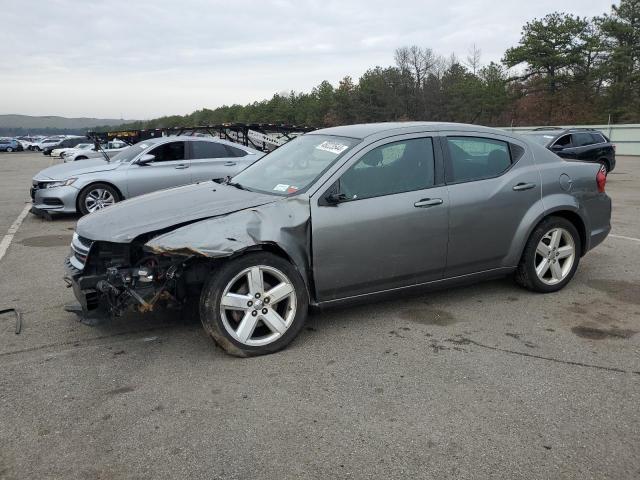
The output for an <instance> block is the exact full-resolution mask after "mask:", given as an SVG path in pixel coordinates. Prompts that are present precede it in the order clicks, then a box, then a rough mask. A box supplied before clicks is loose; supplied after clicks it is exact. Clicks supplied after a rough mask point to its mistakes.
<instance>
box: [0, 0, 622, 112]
mask: <svg viewBox="0 0 640 480" xmlns="http://www.w3.org/2000/svg"><path fill="white" fill-rule="evenodd" d="M0 7H1V8H0V11H1V13H0V15H1V17H2V27H1V28H0V58H1V59H2V63H1V65H2V66H1V67H0V114H2V113H19V114H25V115H60V116H66V117H80V116H83V117H100V118H125V119H149V118H154V117H158V116H161V115H173V114H180V115H182V114H186V113H190V112H192V111H194V110H197V109H201V108H205V107H206V108H215V107H217V106H220V105H223V104H232V103H240V104H246V103H250V102H253V101H258V100H262V99H265V98H271V96H272V95H273V94H274V93H279V92H284V91H290V90H295V91H309V90H311V89H312V88H313V87H314V86H316V85H318V84H319V83H320V82H321V81H322V80H328V81H330V82H331V83H333V84H334V85H336V84H337V82H338V80H340V79H341V78H343V77H344V76H345V75H350V76H351V77H352V78H354V79H356V80H357V78H359V77H360V75H362V73H364V72H365V71H366V70H367V69H368V68H371V67H373V66H376V65H380V66H388V65H391V64H393V52H394V50H395V49H396V48H397V47H400V46H405V45H406V46H410V45H418V46H420V47H429V48H431V49H433V50H434V51H435V52H437V53H439V54H441V55H447V56H448V55H450V54H451V53H455V54H457V55H458V56H459V57H460V58H464V57H465V56H466V55H467V54H468V51H469V49H470V48H472V45H473V44H474V43H475V45H476V46H477V47H478V48H479V49H480V50H481V52H482V58H481V60H482V63H488V62H489V61H491V60H494V61H499V60H500V58H501V57H502V55H503V53H504V51H505V49H507V48H509V47H511V46H515V45H517V43H518V40H519V39H520V34H521V29H522V26H523V25H524V24H525V23H526V22H527V21H529V20H532V19H534V18H540V17H543V16H544V15H546V14H547V13H551V12H553V11H563V12H567V13H573V14H575V15H580V16H583V17H584V16H587V17H591V16H594V15H601V14H602V13H605V12H609V11H610V7H611V0H536V1H533V2H532V1H530V0H527V1H523V0H512V1H502V0H493V1H487V0H448V1H442V0H438V1H436V0H396V1H392V2H390V1H388V0H342V1H334V0H315V1H307V0H291V1H290V0H263V1H248V0H234V1H228V0H227V1H224V2H223V1H217V0H209V1H204V0H172V1H165V0H152V1H148V0H128V1H123V0H102V1H93V0H75V1H72V0H0Z"/></svg>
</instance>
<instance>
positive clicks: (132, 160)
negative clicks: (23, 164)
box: [31, 136, 264, 215]
mask: <svg viewBox="0 0 640 480" xmlns="http://www.w3.org/2000/svg"><path fill="white" fill-rule="evenodd" d="M94 153H97V152H94ZM263 155H264V154H263V153H262V152H259V151H257V150H254V149H252V148H249V147H245V146H242V145H238V144H235V143H231V142H227V141H224V140H220V139H216V138H203V137H188V136H184V137H162V138H156V139H151V140H145V141H142V142H139V143H137V144H135V145H132V146H129V147H127V148H125V149H123V150H121V151H120V152H119V153H118V154H117V155H115V156H114V157H113V158H111V159H109V158H108V156H107V157H101V158H94V159H89V160H83V161H82V162H71V163H65V164H62V165H54V166H53V167H49V168H45V169H44V170H42V171H41V172H39V173H38V174H37V175H36V176H35V177H33V181H32V186H31V199H32V201H33V208H34V212H35V213H39V212H42V211H46V212H50V213H54V212H55V213H75V212H79V213H82V214H83V215H86V214H87V213H91V212H95V211H97V210H101V209H103V208H105V207H110V206H112V205H114V204H115V203H117V202H119V201H121V200H124V199H127V198H131V197H136V196H138V195H142V194H144V193H149V192H153V191H156V190H161V189H164V188H170V187H176V186H180V185H187V184H190V183H195V182H199V181H203V180H211V179H212V178H222V177H227V176H233V175H235V174H236V173H238V172H239V171H241V170H243V169H245V168H246V167H248V166H249V165H251V164H252V163H253V162H255V161H256V160H257V159H259V158H260V157H262V156H263Z"/></svg>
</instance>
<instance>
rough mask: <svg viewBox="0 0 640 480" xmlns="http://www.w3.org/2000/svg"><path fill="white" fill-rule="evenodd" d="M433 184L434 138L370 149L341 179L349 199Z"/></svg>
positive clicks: (344, 191)
mask: <svg viewBox="0 0 640 480" xmlns="http://www.w3.org/2000/svg"><path fill="white" fill-rule="evenodd" d="M433 184H434V160H433V141H432V139H431V138H416V139H411V140H404V141H400V142H393V143H388V144H386V145H382V146H380V147H377V148H374V149H373V150H371V151H369V152H367V153H366V154H365V155H364V156H363V157H362V158H361V159H360V160H359V161H358V162H357V163H356V164H354V165H353V166H352V167H351V168H350V169H349V170H347V171H346V172H345V173H344V175H343V176H342V177H341V178H340V192H341V193H343V194H345V195H346V196H347V198H348V199H349V200H362V199H365V198H373V197H382V196H384V195H392V194H394V193H402V192H412V191H415V190H422V189H425V188H429V187H432V186H433Z"/></svg>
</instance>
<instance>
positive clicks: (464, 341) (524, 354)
mask: <svg viewBox="0 0 640 480" xmlns="http://www.w3.org/2000/svg"><path fill="white" fill-rule="evenodd" d="M445 341H446V342H450V343H455V344H458V345H476V346H478V347H480V348H486V349H489V350H494V351H497V352H503V353H508V354H510V355H520V356H521V357H530V358H537V359H540V360H547V361H549V362H555V363H562V364H564V365H574V366H577V367H586V368H595V369H597V370H606V371H608V372H616V373H635V374H636V375H640V372H636V371H631V372H630V371H629V370H623V369H622V368H617V367H604V366H602V365H593V364H590V363H583V362H574V361H571V360H561V359H559V358H553V357H545V356H542V355H534V354H533V353H527V352H518V351H516V350H509V349H507V348H500V347H492V346H491V345H485V344H484V343H480V342H476V341H475V340H472V339H470V338H466V337H460V338H449V339H447V340H445Z"/></svg>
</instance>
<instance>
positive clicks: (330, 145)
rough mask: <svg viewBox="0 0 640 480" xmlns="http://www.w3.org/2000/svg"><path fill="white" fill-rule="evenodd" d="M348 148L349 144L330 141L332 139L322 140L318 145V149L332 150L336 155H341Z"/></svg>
mask: <svg viewBox="0 0 640 480" xmlns="http://www.w3.org/2000/svg"><path fill="white" fill-rule="evenodd" d="M347 148H349V146H348V145H343V144H342V143H338V142H330V141H326V142H322V143H321V144H320V145H318V146H317V147H316V149H318V150H324V151H325V152H331V153H333V154H334V155H340V154H341V153H342V152H344V151H345V150H346V149H347Z"/></svg>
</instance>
